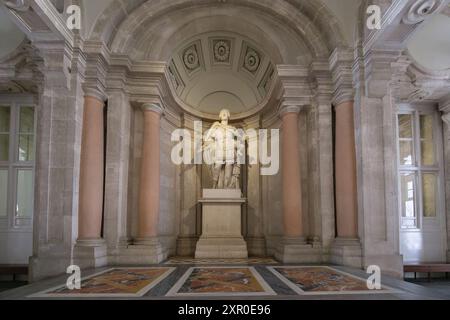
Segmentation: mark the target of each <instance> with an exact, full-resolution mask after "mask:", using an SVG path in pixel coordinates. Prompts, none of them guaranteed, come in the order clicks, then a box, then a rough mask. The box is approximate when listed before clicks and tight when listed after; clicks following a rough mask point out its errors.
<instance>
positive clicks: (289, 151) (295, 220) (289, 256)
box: [275, 105, 321, 263]
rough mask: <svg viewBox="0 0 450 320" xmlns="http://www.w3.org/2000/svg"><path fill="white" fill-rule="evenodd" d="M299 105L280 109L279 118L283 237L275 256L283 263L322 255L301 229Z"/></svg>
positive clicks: (319, 258) (307, 259)
mask: <svg viewBox="0 0 450 320" xmlns="http://www.w3.org/2000/svg"><path fill="white" fill-rule="evenodd" d="M301 109H302V107H301V106H291V105H290V106H287V107H283V109H282V110H281V114H280V115H281V119H282V134H281V139H282V155H281V158H282V159H281V160H282V162H281V170H282V173H281V174H282V194H283V196H282V204H283V225H284V237H283V239H282V240H281V242H280V244H279V246H278V249H277V252H276V254H275V256H276V258H277V259H278V260H280V261H282V262H284V263H315V262H320V260H321V257H320V254H318V252H315V251H317V249H314V248H313V247H312V245H309V244H306V242H305V235H304V232H303V221H302V220H303V212H302V186H301V172H300V171H301V170H300V139H299V128H298V122H299V113H300V111H301Z"/></svg>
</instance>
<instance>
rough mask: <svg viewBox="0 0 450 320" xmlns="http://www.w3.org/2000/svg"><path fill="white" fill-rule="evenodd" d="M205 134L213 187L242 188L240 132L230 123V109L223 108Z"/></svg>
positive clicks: (206, 155) (207, 159)
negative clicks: (239, 155)
mask: <svg viewBox="0 0 450 320" xmlns="http://www.w3.org/2000/svg"><path fill="white" fill-rule="evenodd" d="M219 119H220V121H217V122H215V123H214V124H213V125H212V126H211V128H210V129H209V130H208V132H207V134H206V136H205V140H204V141H205V144H204V151H205V152H204V155H205V159H206V162H207V163H208V165H209V166H210V170H211V175H212V178H213V186H212V188H213V189H240V175H241V167H240V165H239V164H238V161H237V159H238V151H239V148H238V141H237V138H238V132H237V129H236V128H235V127H233V126H231V125H229V123H228V122H229V120H230V111H229V110H227V109H223V110H222V111H220V114H219Z"/></svg>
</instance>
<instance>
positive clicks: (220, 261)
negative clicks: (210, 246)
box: [164, 257, 279, 265]
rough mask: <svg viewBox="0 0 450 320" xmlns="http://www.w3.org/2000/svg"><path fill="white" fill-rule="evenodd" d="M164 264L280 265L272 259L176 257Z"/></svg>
mask: <svg viewBox="0 0 450 320" xmlns="http://www.w3.org/2000/svg"><path fill="white" fill-rule="evenodd" d="M164 264H171V265H183V264H186V265H222V264H224V265H225V264H226V265H233V264H243V265H265V264H279V263H278V261H276V260H274V259H272V258H248V259H195V258H189V257H188V258H186V257H174V258H170V259H169V260H167V261H166V262H165V263H164Z"/></svg>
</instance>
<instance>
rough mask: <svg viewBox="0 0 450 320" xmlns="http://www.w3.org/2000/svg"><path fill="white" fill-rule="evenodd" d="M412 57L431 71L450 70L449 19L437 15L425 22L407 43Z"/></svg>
mask: <svg viewBox="0 0 450 320" xmlns="http://www.w3.org/2000/svg"><path fill="white" fill-rule="evenodd" d="M408 50H409V53H410V54H411V55H412V57H413V58H414V59H415V60H416V61H417V62H418V63H419V64H421V65H422V66H424V67H426V68H428V69H432V70H444V69H449V68H450V17H449V16H446V15H443V14H438V15H435V16H434V17H431V18H430V19H428V20H426V21H425V22H424V23H423V24H422V25H421V26H420V29H419V30H417V32H416V33H414V34H413V36H412V37H411V39H410V40H409V42H408Z"/></svg>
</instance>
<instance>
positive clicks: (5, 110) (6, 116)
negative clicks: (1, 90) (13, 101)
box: [0, 106, 11, 133]
mask: <svg viewBox="0 0 450 320" xmlns="http://www.w3.org/2000/svg"><path fill="white" fill-rule="evenodd" d="M10 118H11V109H10V107H5V106H0V133H7V132H9V125H10Z"/></svg>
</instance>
